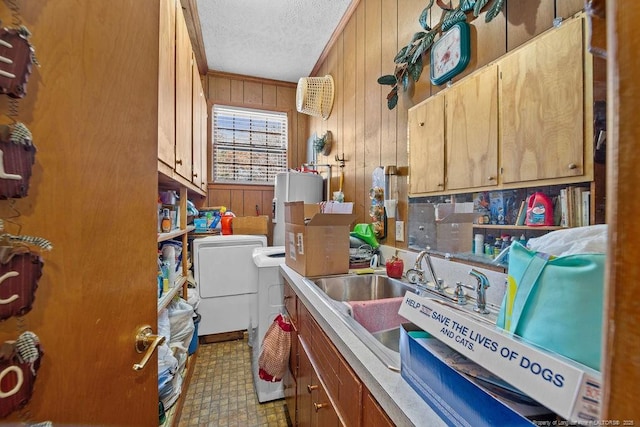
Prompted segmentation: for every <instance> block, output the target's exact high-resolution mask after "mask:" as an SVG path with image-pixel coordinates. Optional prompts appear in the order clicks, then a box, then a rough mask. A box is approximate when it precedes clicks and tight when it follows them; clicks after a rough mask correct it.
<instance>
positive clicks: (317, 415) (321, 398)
mask: <svg viewBox="0 0 640 427" xmlns="http://www.w3.org/2000/svg"><path fill="white" fill-rule="evenodd" d="M312 377H313V381H314V383H316V384H318V388H316V389H315V390H314V391H313V392H312V393H311V400H312V411H313V415H312V423H311V424H312V425H313V426H317V427H331V426H334V427H338V426H339V425H340V423H339V419H338V414H337V413H336V411H335V409H334V407H333V405H331V401H330V400H329V396H328V395H327V391H326V390H325V389H324V387H322V384H321V383H320V380H319V379H318V375H317V373H316V372H315V371H312ZM354 425H357V424H354Z"/></svg>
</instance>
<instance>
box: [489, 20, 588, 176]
mask: <svg viewBox="0 0 640 427" xmlns="http://www.w3.org/2000/svg"><path fill="white" fill-rule="evenodd" d="M582 25H583V23H582V19H573V20H570V21H566V22H564V23H563V24H562V25H561V26H560V28H558V29H553V30H550V31H549V32H548V33H547V34H544V35H542V36H541V37H539V38H537V39H535V40H533V41H532V42H530V43H528V44H526V45H525V46H523V47H522V48H521V49H520V50H517V51H516V52H514V53H513V54H510V55H507V56H506V57H505V58H504V59H501V60H500V61H499V69H500V75H501V82H500V105H501V107H500V108H501V114H500V129H501V136H502V144H501V147H502V148H501V155H500V159H501V169H502V181H503V182H504V183H512V182H523V181H533V180H541V179H549V178H563V177H574V176H581V175H583V174H585V169H586V168H585V164H584V163H585V158H584V141H585V135H584V126H585V123H584V110H583V109H584V104H583V99H584V78H583V70H584V67H583V56H584V49H583V32H582V31H583V30H582ZM589 155H590V154H589Z"/></svg>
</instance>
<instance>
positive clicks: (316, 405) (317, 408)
mask: <svg viewBox="0 0 640 427" xmlns="http://www.w3.org/2000/svg"><path fill="white" fill-rule="evenodd" d="M327 406H329V404H328V403H316V402H313V408H314V409H315V410H316V412H318V410H319V409H322V408H326V407H327Z"/></svg>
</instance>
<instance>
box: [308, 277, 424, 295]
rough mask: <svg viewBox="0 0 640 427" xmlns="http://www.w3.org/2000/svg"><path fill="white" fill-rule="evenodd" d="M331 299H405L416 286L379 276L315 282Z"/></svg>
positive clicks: (322, 279)
mask: <svg viewBox="0 0 640 427" xmlns="http://www.w3.org/2000/svg"><path fill="white" fill-rule="evenodd" d="M313 283H314V284H315V285H316V286H317V287H318V288H320V290H321V291H322V292H324V293H325V294H326V295H327V296H328V297H329V298H331V299H333V300H335V301H369V300H377V299H384V298H395V297H403V296H404V294H405V293H406V292H407V291H415V289H416V288H415V286H412V285H410V284H408V283H404V282H402V281H400V280H396V279H392V278H390V277H387V276H382V275H378V274H368V275H345V276H331V277H323V278H319V279H315V280H313Z"/></svg>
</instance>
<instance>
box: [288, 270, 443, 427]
mask: <svg viewBox="0 0 640 427" xmlns="http://www.w3.org/2000/svg"><path fill="white" fill-rule="evenodd" d="M280 271H281V273H282V275H283V277H284V278H285V279H286V280H287V281H288V282H289V283H290V284H291V286H292V287H293V289H294V290H295V291H296V294H297V295H298V297H299V298H300V300H302V302H303V303H304V304H305V306H306V307H307V309H308V310H309V312H311V314H312V315H313V317H314V318H315V319H316V321H317V322H318V324H319V325H320V327H322V329H323V330H324V332H325V333H326V334H327V336H328V337H329V339H331V341H332V342H333V344H334V345H335V346H336V348H337V349H338V351H339V352H340V353H341V354H342V356H343V357H344V359H345V360H346V361H347V362H348V363H349V365H351V368H352V369H353V370H354V372H355V373H356V374H357V375H358V377H359V378H360V380H361V381H362V383H363V384H364V385H365V386H366V387H367V389H369V391H370V392H371V394H372V395H373V396H374V398H375V399H376V401H377V402H378V403H379V404H380V406H382V408H383V409H384V410H385V412H386V413H387V415H388V416H389V417H390V418H391V420H393V422H394V423H395V424H396V425H398V426H430V427H431V426H434V427H435V426H446V425H447V424H446V423H445V422H444V421H443V420H442V419H441V418H440V417H439V416H438V414H436V413H435V412H434V411H433V409H431V407H430V406H429V405H428V404H427V403H426V402H425V401H424V400H423V399H422V398H421V397H420V395H418V393H416V392H415V391H414V390H413V388H411V386H410V385H409V384H408V383H407V382H406V381H405V380H404V379H403V378H402V376H401V375H400V373H399V372H394V371H392V370H391V369H389V368H387V366H386V365H385V364H384V363H383V362H382V360H381V359H379V358H378V357H377V356H376V354H375V353H374V352H373V351H371V350H370V349H369V348H368V347H367V346H366V345H365V344H364V343H363V342H362V341H361V340H360V338H358V336H357V335H356V334H355V333H354V332H353V331H352V330H351V329H350V328H349V327H348V326H347V325H346V324H345V323H344V322H343V320H342V319H341V318H340V317H339V314H338V313H337V312H336V311H335V309H334V308H332V307H331V306H330V305H329V303H328V301H327V300H326V299H324V298H323V297H322V296H321V295H320V294H319V293H320V292H321V291H319V290H316V289H314V286H313V285H312V284H311V283H310V282H308V281H307V280H305V278H304V277H303V276H301V275H300V274H298V273H297V272H296V271H294V270H293V269H291V268H290V267H287V266H286V265H281V266H280ZM398 363H399V361H398ZM399 367H400V366H399V364H398V368H399Z"/></svg>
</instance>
